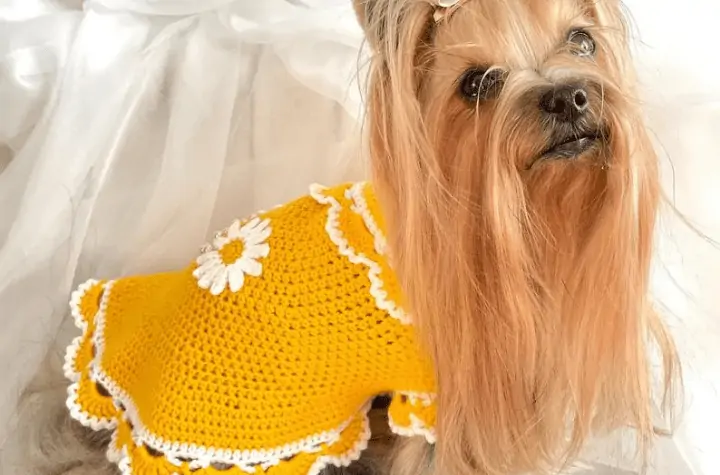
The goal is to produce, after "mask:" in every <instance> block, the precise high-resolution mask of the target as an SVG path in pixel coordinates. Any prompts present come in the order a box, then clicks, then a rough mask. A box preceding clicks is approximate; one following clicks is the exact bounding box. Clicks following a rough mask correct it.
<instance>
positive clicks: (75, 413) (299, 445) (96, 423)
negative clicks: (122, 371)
mask: <svg viewBox="0 0 720 475" xmlns="http://www.w3.org/2000/svg"><path fill="white" fill-rule="evenodd" d="M113 284H114V281H109V282H107V283H106V284H105V286H104V292H103V294H102V297H101V300H100V305H99V310H98V313H97V315H96V316H95V332H94V334H93V335H92V338H93V344H94V346H95V350H96V351H95V358H94V359H93V363H92V365H93V368H92V371H91V379H92V380H93V381H95V382H99V383H100V384H102V385H103V387H104V388H105V389H106V390H107V391H108V393H110V396H111V397H112V399H113V402H114V403H115V405H116V406H119V405H120V404H121V405H122V407H124V411H123V417H126V418H127V420H129V421H130V422H131V423H132V425H133V429H132V438H133V440H134V442H135V444H136V445H137V446H142V445H147V446H149V447H151V448H153V449H155V450H157V451H160V452H163V454H164V456H165V458H166V459H167V460H168V461H170V462H171V463H175V464H176V465H180V464H181V462H180V461H179V459H181V458H183V459H193V460H192V463H193V464H194V466H193V468H204V467H208V466H209V465H211V464H212V463H226V464H232V465H236V466H238V467H239V468H240V469H241V470H243V471H245V472H248V473H255V467H254V466H256V465H260V466H261V467H263V469H267V468H269V467H271V466H274V465H277V464H279V463H280V462H281V459H283V458H288V457H293V456H295V455H298V454H300V453H313V452H317V451H318V450H319V446H320V445H321V444H326V445H332V444H334V443H335V442H337V441H338V440H339V439H340V435H341V433H342V432H343V431H344V430H345V429H346V428H347V426H348V425H349V424H350V423H351V421H352V419H353V418H352V417H351V418H350V419H348V420H347V421H346V422H344V423H343V424H342V425H340V426H339V427H338V428H337V429H335V430H332V431H325V432H322V433H320V434H314V435H311V436H309V437H306V438H305V439H302V440H300V441H297V442H294V443H291V444H285V445H283V446H280V447H276V448H273V449H269V450H244V451H240V450H234V451H233V450H231V449H217V448H214V447H203V446H198V445H195V444H186V443H180V442H171V441H166V440H164V439H163V438H162V437H159V436H157V435H155V434H153V433H152V432H150V431H149V430H148V429H147V428H146V427H145V426H144V424H143V423H142V420H141V419H140V417H139V412H138V410H137V408H136V406H135V404H134V402H133V400H132V398H131V397H130V395H129V394H128V393H127V392H126V391H125V390H124V389H123V388H122V387H121V386H120V385H119V384H117V383H116V382H115V381H114V380H113V379H112V378H111V377H110V376H109V375H107V374H106V373H105V372H104V371H103V370H102V367H101V361H102V355H103V353H104V350H105V340H104V329H105V313H106V310H107V305H108V302H109V298H110V294H111V292H112V287H113ZM90 287H91V286H90ZM88 288H89V287H88ZM86 291H87V289H86V290H85V292H86ZM78 302H79V300H78ZM77 321H81V322H83V323H84V321H83V320H82V319H81V318H80V320H76V322H77ZM85 327H86V329H87V326H85ZM76 351H77V350H75V352H76ZM68 354H71V350H68ZM77 388H78V383H77V382H74V383H73V384H72V385H71V386H70V387H69V388H68V394H69V396H68V400H67V406H68V408H69V409H70V414H71V416H72V417H73V418H74V419H76V420H78V421H79V422H80V423H81V424H83V425H85V426H87V427H90V428H91V429H93V430H114V429H116V428H117V421H116V420H114V419H113V420H108V419H99V418H97V417H95V416H92V415H90V414H87V413H85V412H84V411H83V410H82V408H81V406H80V405H79V404H78V402H77ZM363 410H364V411H365V412H367V410H366V409H365V408H364V407H363ZM353 417H354V416H353ZM364 435H365V434H363V436H364ZM368 437H369V436H368ZM111 440H115V441H116V440H117V430H114V431H113V435H112V436H111ZM364 443H365V445H364V446H362V441H359V442H358V444H356V448H357V447H361V446H362V448H360V449H357V450H356V451H357V456H359V453H360V451H362V450H363V449H364V447H365V446H366V445H367V440H365V441H364ZM353 453H354V452H353ZM349 454H350V453H348V454H346V455H345V456H343V457H340V458H337V457H329V456H322V457H320V459H323V460H325V465H323V467H325V466H327V464H329V463H332V462H333V461H334V460H336V459H337V460H338V461H340V462H343V463H344V461H346V460H347V459H348V457H350V455H349ZM106 455H107V458H108V460H110V461H112V462H115V463H117V464H118V467H119V469H120V471H121V473H122V474H123V475H132V473H131V468H130V467H131V456H130V454H129V453H128V451H127V447H123V449H122V450H121V451H120V452H118V451H117V450H115V449H114V448H113V447H112V446H109V447H108V451H107V454H106ZM320 459H318V460H320ZM317 462H318V461H316V464H317Z"/></svg>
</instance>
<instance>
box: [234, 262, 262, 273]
mask: <svg viewBox="0 0 720 475" xmlns="http://www.w3.org/2000/svg"><path fill="white" fill-rule="evenodd" d="M235 266H237V267H239V268H240V269H241V270H242V271H243V272H245V273H246V274H247V275H251V276H253V277H257V276H259V275H260V274H262V264H260V263H259V262H258V261H256V260H255V259H250V258H244V259H240V260H239V261H237V262H236V263H235Z"/></svg>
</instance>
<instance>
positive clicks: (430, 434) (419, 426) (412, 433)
mask: <svg viewBox="0 0 720 475" xmlns="http://www.w3.org/2000/svg"><path fill="white" fill-rule="evenodd" d="M410 424H411V425H410V427H407V426H401V425H399V424H396V423H395V421H394V420H393V418H392V416H390V414H388V426H389V427H390V430H391V431H392V433H393V434H396V435H400V436H403V437H416V436H420V437H425V440H426V441H427V443H428V444H434V443H435V441H436V439H435V429H433V428H432V427H428V426H427V425H425V423H424V422H423V421H422V420H420V418H418V417H417V416H416V415H415V414H410Z"/></svg>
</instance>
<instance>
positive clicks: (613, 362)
mask: <svg viewBox="0 0 720 475" xmlns="http://www.w3.org/2000/svg"><path fill="white" fill-rule="evenodd" d="M450 4H454V5H453V6H449V7H448V6H442V5H450ZM356 9H357V11H358V16H359V18H360V21H361V23H362V24H363V25H364V27H365V31H366V34H367V38H368V41H369V42H370V44H371V47H372V49H373V50H374V56H373V63H372V73H371V74H372V76H371V81H370V89H369V94H368V102H369V104H368V105H369V124H368V125H369V129H368V131H369V135H370V150H371V160H372V167H373V174H374V181H375V186H376V187H377V190H378V193H379V196H380V198H381V202H382V204H383V207H384V211H385V213H386V214H387V218H388V219H387V221H388V223H389V230H388V231H389V242H390V244H391V250H392V256H391V258H392V260H393V264H394V266H395V268H396V269H397V271H398V274H399V277H400V279H401V281H402V284H403V287H404V289H405V292H406V294H407V295H406V296H407V301H408V305H409V306H410V307H411V308H410V310H411V312H412V313H413V315H414V318H415V320H416V322H417V325H418V328H419V330H420V333H421V336H422V337H423V338H424V339H425V343H426V344H427V345H428V347H429V349H430V351H431V352H432V354H433V356H434V359H435V363H436V366H437V373H438V374H437V376H438V382H439V383H438V384H439V404H440V406H439V414H438V431H439V433H438V441H439V442H438V447H437V450H438V454H437V455H438V458H437V463H439V464H440V465H441V466H442V467H445V468H446V469H447V472H443V473H454V474H464V473H472V472H473V470H474V471H475V473H478V470H479V472H480V473H498V474H500V473H502V474H508V473H520V472H523V471H531V470H542V469H543V468H545V467H547V466H548V465H550V464H554V463H555V462H557V461H558V459H562V458H563V457H567V456H572V455H574V454H575V453H576V452H577V450H578V449H579V448H581V446H582V445H583V443H584V442H585V441H586V440H587V438H588V437H589V436H590V435H591V434H592V433H593V432H599V431H604V430H610V429H614V428H616V427H619V426H627V425H630V426H633V427H634V428H635V429H637V431H638V434H639V436H640V440H641V441H646V440H647V439H648V438H649V437H650V435H651V434H652V431H653V426H652V422H651V383H650V375H649V363H648V348H647V344H646V338H647V336H648V334H649V335H651V336H652V337H653V339H654V341H655V342H656V343H659V345H658V346H659V348H660V349H661V352H662V354H663V355H664V357H665V361H666V367H665V370H666V376H668V379H671V378H669V376H670V375H671V374H672V373H673V362H674V351H673V348H672V344H671V342H670V340H669V339H668V338H667V336H666V334H665V332H664V330H663V328H662V325H661V324H660V322H659V320H658V319H657V317H656V315H655V313H654V312H653V311H652V309H651V304H650V302H649V300H648V278H649V277H648V274H649V266H650V259H651V252H652V236H653V228H654V222H655V215H656V209H657V204H658V197H659V180H658V171H657V163H656V156H655V154H654V152H653V147H652V145H651V143H650V140H649V138H648V135H647V132H646V130H645V128H644V125H643V117H642V114H641V111H640V108H639V107H638V103H637V97H636V89H635V78H634V70H633V66H632V62H631V58H630V54H629V46H628V36H627V31H626V27H625V24H624V20H623V16H622V12H621V6H620V2H619V0H461V1H459V2H453V1H448V0H356ZM441 471H442V470H441Z"/></svg>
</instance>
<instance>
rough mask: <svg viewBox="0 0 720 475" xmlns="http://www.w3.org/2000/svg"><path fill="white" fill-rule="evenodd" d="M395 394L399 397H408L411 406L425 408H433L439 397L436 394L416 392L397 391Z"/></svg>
mask: <svg viewBox="0 0 720 475" xmlns="http://www.w3.org/2000/svg"><path fill="white" fill-rule="evenodd" d="M395 394H396V395H398V396H405V397H407V399H408V401H410V404H411V405H413V406H425V407H429V406H432V405H433V403H434V402H435V400H436V399H437V395H436V394H434V393H419V392H415V391H395Z"/></svg>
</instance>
